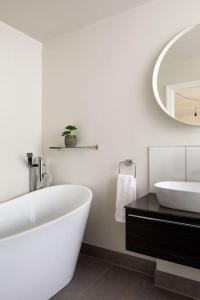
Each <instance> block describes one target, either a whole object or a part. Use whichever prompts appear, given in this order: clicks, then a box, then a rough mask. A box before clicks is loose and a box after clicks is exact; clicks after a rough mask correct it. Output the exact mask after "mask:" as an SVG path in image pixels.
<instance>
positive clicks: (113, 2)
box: [0, 0, 152, 42]
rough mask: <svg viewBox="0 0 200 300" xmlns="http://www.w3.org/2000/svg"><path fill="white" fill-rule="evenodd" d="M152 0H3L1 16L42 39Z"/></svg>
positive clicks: (0, 4) (4, 20)
mask: <svg viewBox="0 0 200 300" xmlns="http://www.w3.org/2000/svg"><path fill="white" fill-rule="evenodd" d="M151 1H152V0H0V20H1V21H3V22H5V23H7V24H9V25H11V26H13V27H15V28H17V29H18V30H21V31H22V32H24V33H26V34H28V35H30V36H32V37H33V38H35V39H37V40H39V41H42V42H43V41H45V40H48V39H51V38H54V37H55V36H57V35H60V34H64V33H67V32H70V31H72V30H75V29H78V28H80V27H82V26H86V25H88V24H91V23H93V22H96V21H98V20H101V19H104V18H107V17H110V16H113V15H116V14H119V13H120V12H123V11H126V10H128V9H131V8H134V7H136V6H139V5H142V4H145V3H148V2H151Z"/></svg>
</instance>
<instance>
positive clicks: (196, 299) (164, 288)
mask: <svg viewBox="0 0 200 300" xmlns="http://www.w3.org/2000/svg"><path fill="white" fill-rule="evenodd" d="M154 286H155V287H156V288H159V289H161V290H165V291H168V292H171V293H174V294H176V295H178V296H184V297H186V298H188V300H199V299H200V298H196V297H191V296H189V295H187V294H184V293H178V292H177V291H176V290H173V289H170V288H166V287H163V286H159V285H157V284H155V283H154Z"/></svg>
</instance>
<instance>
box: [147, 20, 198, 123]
mask: <svg viewBox="0 0 200 300" xmlns="http://www.w3.org/2000/svg"><path fill="white" fill-rule="evenodd" d="M198 26H200V24H195V25H192V26H189V27H187V28H186V29H184V30H183V31H181V32H180V33H179V34H177V35H176V36H175V37H174V38H173V39H172V40H170V41H169V43H168V44H167V45H166V46H165V47H164V48H163V50H162V51H161V53H160V55H159V57H158V59H157V61H156V64H155V66H154V69H153V76H152V87H153V93H154V96H155V98H156V101H157V103H158V105H159V106H160V108H161V109H162V110H163V111H164V112H165V113H166V114H167V115H168V116H169V117H170V118H172V119H173V120H175V121H177V122H180V123H182V124H186V125H190V126H200V124H190V123H186V122H182V121H180V120H178V119H176V118H174V117H172V116H171V115H170V113H169V112H168V110H167V109H166V108H165V106H164V105H163V103H162V100H161V98H160V95H159V92H158V73H159V69H160V65H161V63H162V61H163V59H164V57H165V55H166V54H167V52H168V50H169V49H170V48H171V47H172V46H173V45H174V44H175V42H176V41H177V40H178V39H180V38H181V37H182V36H183V35H185V34H186V33H187V32H189V31H191V30H193V29H195V28H196V27H198Z"/></svg>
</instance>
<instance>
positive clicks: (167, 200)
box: [154, 181, 200, 213]
mask: <svg viewBox="0 0 200 300" xmlns="http://www.w3.org/2000/svg"><path fill="white" fill-rule="evenodd" d="M154 187H155V192H156V195H157V198H158V201H159V203H160V205H162V206H165V207H168V208H173V209H179V210H185V211H192V212H196V213H200V182H185V181H161V182H157V183H156V184H154Z"/></svg>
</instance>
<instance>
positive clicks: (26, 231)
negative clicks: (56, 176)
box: [0, 184, 93, 244]
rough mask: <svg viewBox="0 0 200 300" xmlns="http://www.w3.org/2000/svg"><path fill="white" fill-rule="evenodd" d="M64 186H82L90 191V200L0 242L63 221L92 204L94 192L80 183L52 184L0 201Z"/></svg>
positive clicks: (1, 240)
mask: <svg viewBox="0 0 200 300" xmlns="http://www.w3.org/2000/svg"><path fill="white" fill-rule="evenodd" d="M62 186H73V187H81V188H84V189H85V190H87V191H88V192H89V197H88V200H87V201H86V202H85V203H84V204H82V205H80V206H78V207H77V208H75V209H73V210H72V211H70V212H68V213H67V214H64V215H62V216H60V217H57V218H55V219H53V220H51V221H48V222H44V223H42V224H40V225H38V226H35V227H33V228H30V229H27V230H24V231H20V232H19V233H15V234H11V235H9V236H6V237H3V238H0V244H1V243H2V242H4V241H7V240H11V239H14V238H17V237H20V236H22V235H26V234H28V233H29V232H33V231H36V230H39V229H40V228H41V227H42V228H43V227H46V226H48V225H49V224H53V223H57V222H58V221H61V220H62V219H64V218H65V217H66V216H67V215H72V214H74V213H75V212H77V211H78V210H80V209H81V208H83V207H85V206H87V205H88V204H91V202H92V197H93V193H92V191H91V190H90V189H89V188H88V187H87V186H84V185H80V184H56V185H52V186H49V187H46V188H43V189H40V190H36V191H33V192H28V193H26V194H23V195H21V196H18V197H16V198H14V199H11V200H7V201H4V202H0V205H1V204H3V203H8V202H10V201H15V200H17V199H19V198H21V197H25V196H26V195H29V194H31V195H32V194H34V193H39V192H41V190H42V191H43V190H45V189H51V188H54V187H62Z"/></svg>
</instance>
